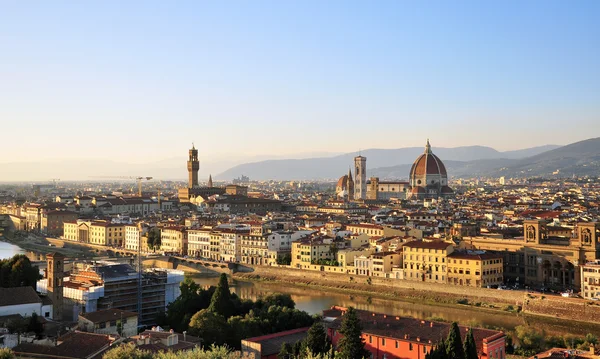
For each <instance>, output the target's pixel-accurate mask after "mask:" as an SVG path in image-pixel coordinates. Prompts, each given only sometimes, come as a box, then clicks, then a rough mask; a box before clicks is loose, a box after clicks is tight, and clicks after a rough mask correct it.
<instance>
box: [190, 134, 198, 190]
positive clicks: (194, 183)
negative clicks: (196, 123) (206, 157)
mask: <svg viewBox="0 0 600 359" xmlns="http://www.w3.org/2000/svg"><path fill="white" fill-rule="evenodd" d="M187 168H188V188H196V187H198V170H199V169H200V161H198V150H197V149H196V147H195V146H194V144H193V143H192V148H191V149H190V151H189V157H188V161H187Z"/></svg>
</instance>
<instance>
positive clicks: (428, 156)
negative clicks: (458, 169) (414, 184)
mask: <svg viewBox="0 0 600 359" xmlns="http://www.w3.org/2000/svg"><path fill="white" fill-rule="evenodd" d="M425 175H440V176H448V174H447V172H446V166H444V163H443V162H442V160H440V159H439V157H438V156H436V155H434V154H433V153H432V152H431V146H430V145H429V141H427V146H426V147H425V152H424V153H423V154H421V155H420V156H419V157H418V158H417V159H416V161H415V162H414V163H413V165H412V167H411V169H410V177H411V178H412V177H420V176H425Z"/></svg>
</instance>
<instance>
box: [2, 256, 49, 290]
mask: <svg viewBox="0 0 600 359" xmlns="http://www.w3.org/2000/svg"><path fill="white" fill-rule="evenodd" d="M40 278H42V276H41V275H40V270H39V268H38V267H35V266H33V265H31V261H30V260H29V258H27V256H26V255H24V254H17V255H15V256H13V257H12V258H8V259H2V260H0V287H3V288H13V287H27V286H29V287H33V289H35V288H36V284H37V281H38V280H39V279H40Z"/></svg>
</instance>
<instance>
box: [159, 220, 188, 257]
mask: <svg viewBox="0 0 600 359" xmlns="http://www.w3.org/2000/svg"><path fill="white" fill-rule="evenodd" d="M160 243H161V244H160V250H161V251H162V252H165V253H174V254H179V255H185V254H187V249H188V248H187V246H188V233H187V230H186V229H185V228H184V227H180V226H172V227H163V228H161V231H160Z"/></svg>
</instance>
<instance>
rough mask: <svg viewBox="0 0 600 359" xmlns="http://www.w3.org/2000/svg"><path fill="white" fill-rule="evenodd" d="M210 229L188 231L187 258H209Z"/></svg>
mask: <svg viewBox="0 0 600 359" xmlns="http://www.w3.org/2000/svg"><path fill="white" fill-rule="evenodd" d="M211 232H212V229H211V228H203V229H191V230H188V252H187V254H188V256H190V257H196V258H210V238H211Z"/></svg>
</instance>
